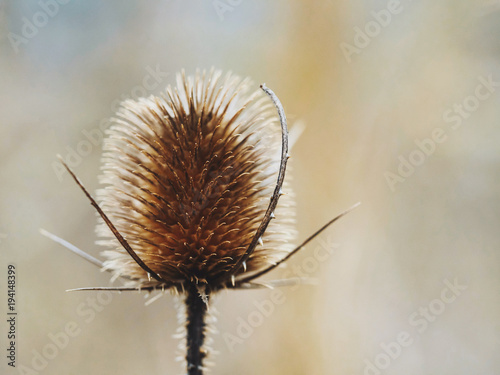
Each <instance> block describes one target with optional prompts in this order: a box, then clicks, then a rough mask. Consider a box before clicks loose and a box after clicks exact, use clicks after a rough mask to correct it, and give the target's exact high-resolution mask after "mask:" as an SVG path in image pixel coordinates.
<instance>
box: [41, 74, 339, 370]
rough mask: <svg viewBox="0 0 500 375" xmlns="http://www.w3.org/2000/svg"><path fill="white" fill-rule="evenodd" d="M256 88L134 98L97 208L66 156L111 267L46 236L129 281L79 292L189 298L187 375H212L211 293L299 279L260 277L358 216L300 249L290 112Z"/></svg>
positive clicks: (122, 114) (183, 88) (229, 82)
mask: <svg viewBox="0 0 500 375" xmlns="http://www.w3.org/2000/svg"><path fill="white" fill-rule="evenodd" d="M250 87H251V82H250V80H248V79H241V78H239V77H237V76H235V75H232V74H226V75H222V73H221V72H220V71H214V70H211V71H210V72H206V71H203V72H197V73H196V75H195V76H189V77H186V76H185V74H184V73H181V74H179V75H177V86H176V87H175V88H172V87H170V86H169V87H168V88H167V90H166V92H165V94H163V95H162V96H159V97H158V96H150V97H149V98H141V99H139V100H138V101H132V100H129V101H125V102H124V103H123V104H122V107H121V109H120V110H119V111H118V113H117V115H116V118H115V119H114V120H113V124H112V126H111V127H110V129H109V130H108V131H107V138H106V139H105V141H104V156H103V159H102V160H103V166H102V176H101V177H100V180H101V183H102V184H103V185H104V187H103V188H102V189H101V190H99V191H98V193H97V200H95V199H94V198H93V197H92V196H91V195H90V194H89V193H88V192H87V190H86V189H85V187H84V186H83V184H82V183H81V182H80V181H79V179H78V178H77V177H76V176H75V175H74V173H73V172H72V171H71V170H70V168H69V167H68V166H67V165H66V164H65V163H64V161H63V160H62V159H61V161H62V163H63V164H64V166H65V167H66V169H67V170H68V172H69V173H70V174H71V176H72V177H73V178H74V180H75V181H76V183H77V184H78V185H79V186H80V188H81V189H82V190H83V192H84V193H85V194H86V196H87V198H88V199H89V200H90V203H91V204H92V206H94V208H95V209H96V210H97V212H98V213H99V215H100V218H101V219H100V223H99V224H98V226H97V233H98V235H99V236H100V237H101V240H100V241H99V242H98V243H99V244H101V245H103V246H105V248H106V250H105V251H104V252H103V256H104V257H105V258H106V260H105V261H104V262H101V261H100V260H98V259H96V258H94V257H92V256H90V255H88V254H86V253H84V252H82V251H81V250H79V249H77V248H75V247H74V246H72V245H70V244H68V243H66V242H65V241H63V240H61V239H59V238H58V237H56V236H54V235H51V234H49V233H47V232H45V231H44V234H45V235H47V236H49V237H51V238H52V239H54V240H55V241H57V242H60V243H62V244H64V245H65V246H66V247H68V248H69V249H70V250H72V251H74V252H76V253H77V254H79V255H80V256H82V257H84V258H85V259H87V260H89V261H91V262H92V263H94V264H96V265H98V266H99V267H102V268H104V269H105V270H107V271H109V272H111V273H112V274H113V279H121V280H123V282H124V285H123V286H120V287H99V288H80V289H76V290H113V291H124V290H146V291H155V290H161V291H164V290H171V291H173V292H175V293H179V294H182V295H184V296H185V307H186V320H185V330H186V331H185V334H186V339H185V343H186V357H185V358H186V366H187V373H188V374H189V375H200V374H202V373H203V371H204V364H203V361H204V359H205V358H206V357H207V355H208V349H206V348H205V347H204V341H205V335H206V319H205V317H206V313H207V309H208V304H209V302H210V298H211V296H212V295H213V294H214V293H216V292H217V291H219V290H221V289H241V288H259V287H263V286H264V285H273V284H274V285H286V284H290V283H297V282H301V280H297V279H293V280H285V281H284V280H278V281H274V282H273V281H271V282H266V283H265V284H261V283H259V282H257V281H255V280H256V279H257V278H258V277H260V276H263V275H264V274H266V273H268V272H269V271H271V270H273V269H275V268H276V267H277V266H278V265H280V264H281V263H283V262H285V261H286V260H287V259H289V258H290V257H291V256H292V255H294V254H295V253H297V252H298V251H299V250H300V249H301V248H303V246H305V245H306V244H307V243H308V242H309V241H311V240H312V239H313V238H314V237H315V236H317V235H318V234H319V233H320V232H321V231H323V230H324V229H326V228H327V227H328V226H329V225H331V224H332V223H333V222H335V221H336V220H337V219H339V218H340V217H341V216H343V215H344V214H345V213H347V212H348V211H346V212H344V213H342V214H341V215H339V216H337V217H335V218H334V219H332V220H331V221H330V222H328V223H326V224H325V225H324V226H323V227H322V228H320V229H319V230H318V231H317V232H315V233H314V234H312V235H311V236H310V237H309V238H307V239H306V240H305V241H303V242H302V243H301V244H300V245H299V246H296V247H295V248H293V247H292V248H291V247H290V242H291V241H292V240H293V237H294V236H293V234H294V230H293V222H294V217H293V199H292V197H291V195H290V194H286V193H287V192H288V191H289V187H288V186H287V183H286V182H285V180H284V179H285V171H286V164H287V160H288V158H289V155H288V130H287V123H286V118H285V113H284V110H283V107H282V105H281V103H280V101H279V99H278V98H277V97H276V95H275V94H274V93H273V92H272V91H271V90H270V89H269V88H267V87H266V86H265V85H261V88H262V90H257V91H255V92H253V93H249V90H250ZM265 94H267V96H266V95H265ZM269 99H270V100H269ZM273 104H274V107H276V109H277V111H278V115H279V120H278V118H277V117H276V115H275V112H274V108H273ZM279 127H281V137H280V136H279V134H280V132H279ZM280 149H281V151H280V152H278V151H279V150H280ZM276 175H277V177H276ZM278 200H280V205H279V207H278Z"/></svg>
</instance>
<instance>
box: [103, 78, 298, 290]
mask: <svg viewBox="0 0 500 375" xmlns="http://www.w3.org/2000/svg"><path fill="white" fill-rule="evenodd" d="M250 87H251V82H250V81H249V80H248V79H241V78H239V77H237V76H235V75H232V74H226V75H225V76H223V75H222V74H221V72H220V71H213V70H212V71H210V72H208V73H207V72H205V71H203V72H198V73H197V74H196V75H195V76H188V77H186V76H185V75H184V73H181V74H179V75H178V76H177V85H176V87H174V88H172V87H168V88H167V90H166V93H165V94H164V95H162V96H161V97H157V96H151V97H149V98H142V99H139V100H138V101H131V100H130V101H126V102H125V103H124V104H123V105H122V107H121V109H120V110H119V112H118V114H117V116H116V118H115V119H114V120H113V124H112V126H111V128H110V129H109V130H108V137H107V138H106V139H105V142H104V150H105V153H104V156H103V167H102V170H103V174H102V176H101V182H102V183H103V184H104V185H105V187H104V188H103V189H101V190H100V191H99V192H98V201H99V203H100V206H101V207H102V208H103V210H104V211H105V212H106V214H107V215H108V216H109V219H110V220H111V221H112V222H113V223H114V225H115V227H116V228H117V230H118V232H120V234H121V235H122V236H123V237H124V238H125V239H126V241H127V242H128V243H129V244H130V247H131V248H132V249H133V250H134V252H135V253H136V254H137V256H138V257H139V258H140V259H141V260H142V261H143V262H144V264H145V265H147V267H148V268H149V269H151V270H152V271H153V272H154V273H156V274H157V275H158V276H159V278H161V279H162V280H165V281H166V282H167V283H168V284H170V285H171V286H174V287H177V288H179V289H181V287H182V286H183V285H185V284H190V283H196V284H204V285H206V287H207V289H206V292H207V293H209V292H210V291H214V290H217V289H220V288H222V287H224V286H230V285H233V283H234V282H235V281H236V282H237V281H238V280H239V279H243V278H245V277H247V276H249V275H252V274H255V273H257V272H259V271H262V270H263V269H266V268H267V267H268V266H269V265H270V264H273V263H276V262H277V261H279V260H280V259H282V258H283V257H284V256H286V254H287V253H288V252H289V251H290V250H291V249H290V248H289V247H288V243H290V242H291V240H293V235H294V230H293V228H292V225H293V210H292V207H291V206H292V195H291V194H289V193H290V188H289V187H288V186H287V185H286V183H285V184H284V185H283V190H284V191H286V192H287V194H286V195H284V196H283V197H281V198H280V204H279V205H278V208H277V209H276V210H275V211H273V212H271V213H270V214H271V215H272V218H273V220H271V221H270V223H269V225H268V227H267V231H266V233H265V235H264V241H263V240H262V239H260V238H259V241H258V242H259V243H260V245H258V246H257V247H256V249H255V251H253V253H251V255H250V256H249V257H248V259H243V261H242V258H243V256H244V255H245V252H246V251H247V249H248V247H249V245H250V243H251V242H252V240H253V237H254V235H255V233H256V232H257V230H258V228H259V225H260V224H261V221H262V219H263V217H264V215H265V214H266V209H267V208H268V205H269V198H270V197H271V196H272V195H273V189H274V188H275V186H276V176H277V175H278V171H279V169H280V160H281V158H280V152H279V151H280V148H281V142H280V140H281V138H280V134H281V132H280V125H279V121H278V118H277V116H276V111H275V109H274V106H273V105H272V102H271V101H270V100H269V98H268V97H267V96H266V95H265V94H264V93H263V92H262V91H261V90H259V89H256V90H255V91H254V92H250ZM97 231H98V234H99V235H100V236H101V237H102V238H104V239H103V240H101V241H100V244H102V245H104V246H106V247H107V250H106V251H105V252H104V253H103V254H104V255H105V256H106V258H107V260H106V262H105V267H106V268H108V269H110V270H112V271H113V272H114V273H116V274H120V275H121V276H125V277H127V278H129V279H131V280H134V281H133V282H132V283H131V284H134V283H135V285H136V286H148V285H154V284H156V283H158V281H157V280H150V278H148V275H147V272H145V271H144V268H141V267H140V266H139V265H138V264H137V263H136V262H134V261H133V260H132V259H131V257H130V255H129V253H128V252H127V251H125V250H124V249H123V247H122V246H121V245H120V244H119V243H118V241H117V240H116V239H115V237H114V236H113V234H112V233H111V232H110V231H109V229H108V227H107V225H106V224H104V223H101V224H99V225H98V228H97ZM238 261H241V265H242V266H241V267H237V265H238V263H237V262H238ZM230 271H234V272H233V273H231V272H230Z"/></svg>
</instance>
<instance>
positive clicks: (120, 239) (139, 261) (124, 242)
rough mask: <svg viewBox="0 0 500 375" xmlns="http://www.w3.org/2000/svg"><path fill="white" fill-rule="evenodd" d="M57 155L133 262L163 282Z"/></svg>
mask: <svg viewBox="0 0 500 375" xmlns="http://www.w3.org/2000/svg"><path fill="white" fill-rule="evenodd" d="M57 157H58V158H59V160H60V161H61V163H62V165H64V168H66V170H67V171H68V173H69V174H70V175H71V177H73V180H75V182H76V183H77V185H78V186H79V187H80V189H82V191H83V192H84V193H85V195H86V196H87V198H88V199H89V200H90V204H91V205H92V206H94V208H95V209H96V210H97V212H98V213H99V215H100V216H101V218H102V219H103V220H104V222H105V223H106V225H107V226H108V228H109V229H110V230H111V232H113V234H114V236H115V237H116V239H117V240H118V242H120V244H121V245H122V246H123V248H124V249H125V250H126V251H127V253H129V255H130V256H131V257H132V258H133V259H134V260H135V262H136V263H137V264H138V265H139V266H140V267H141V268H142V269H143V270H144V271H146V272H147V273H148V274H150V275H151V276H152V277H153V279H155V280H157V281H160V282H163V281H164V280H162V279H161V277H160V276H158V275H157V274H156V272H154V271H152V270H151V269H150V268H149V267H148V266H147V265H146V264H145V263H144V262H143V261H142V259H141V258H139V256H138V255H137V254H136V253H135V251H134V250H132V248H131V247H130V245H129V244H128V242H127V240H125V238H123V236H122V235H121V234H120V232H118V229H116V227H115V226H114V225H113V223H112V222H111V220H109V218H108V217H107V216H106V214H105V213H104V211H103V210H102V209H101V207H99V205H98V204H97V202H96V201H95V200H94V198H92V196H91V195H90V194H89V192H88V191H87V189H85V187H84V186H83V184H82V183H81V182H80V180H79V179H78V177H76V176H75V174H74V173H73V171H72V170H71V169H70V168H69V167H68V166H67V165H66V163H65V162H64V160H63V158H62V157H61V156H60V155H57Z"/></svg>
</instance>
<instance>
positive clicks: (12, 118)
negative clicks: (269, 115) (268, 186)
mask: <svg viewBox="0 0 500 375" xmlns="http://www.w3.org/2000/svg"><path fill="white" fill-rule="evenodd" d="M374 12H375V13H374ZM30 24H31V26H30ZM377 25H378V26H377ZM361 34H364V36H363V35H361ZM499 60H500V2H499V1H481V0H478V1H468V0H438V1H410V0H401V1H400V2H399V1H396V0H394V1H377V0H371V1H369V0H365V1H362V0H356V1H318V2H312V1H305V0H303V1H300V0H291V1H285V0H281V1H247V0H243V1H238V0H231V1H230V0H221V1H212V0H206V1H181V0H171V1H159V0H158V1H148V2H142V1H129V0H113V1H82V0H81V1H78V0H71V1H67V0H66V1H62V0H60V1H59V2H56V1H51V0H42V1H38V0H33V1H17V0H16V1H14V0H11V1H5V0H3V1H0V98H1V100H0V121H1V126H0V144H1V148H0V158H1V159H0V162H1V169H0V182H1V183H0V197H1V199H0V213H1V221H0V241H1V242H0V248H1V253H0V260H1V262H0V263H1V264H0V274H1V275H2V276H1V279H2V280H4V281H2V283H1V285H2V287H1V290H2V293H1V295H2V296H3V297H1V298H0V306H1V311H2V314H3V315H2V319H1V320H2V324H0V327H2V331H1V334H0V343H1V344H0V347H1V348H2V352H4V350H5V347H6V346H7V338H6V332H7V325H6V322H5V320H6V315H5V312H6V304H7V301H6V297H5V295H6V294H5V293H6V289H5V280H6V269H7V264H12V263H13V264H15V265H16V266H17V276H18V286H17V288H18V289H17V293H18V302H17V303H18V304H17V307H18V311H19V316H18V326H17V329H18V334H19V339H18V343H17V349H18V353H17V355H18V356H17V364H18V366H20V365H23V366H25V367H26V368H28V367H29V368H31V369H34V367H33V365H34V364H35V365H36V366H38V369H34V370H36V371H35V373H37V374H75V375H79V374H114V373H120V374H123V375H131V374H144V373H149V374H176V373H183V368H182V365H181V364H180V363H179V362H176V361H175V358H176V356H177V354H176V351H177V350H178V349H177V345H178V343H179V340H178V339H175V338H173V337H172V335H173V334H174V333H175V332H176V330H177V317H176V309H175V302H174V298H173V297H172V296H170V295H166V296H165V297H163V298H160V299H159V300H157V301H156V302H154V303H152V304H150V305H149V306H145V305H144V301H145V299H144V294H142V295H139V294H137V293H122V294H115V295H113V297H112V298H111V300H110V299H106V298H105V297H106V296H103V295H101V296H100V299H97V298H96V294H92V293H66V292H65V290H66V289H69V288H74V287H80V286H100V285H108V283H109V275H108V274H103V273H100V272H99V270H98V269H97V268H96V267H94V266H93V265H91V264H89V263H86V262H84V261H83V260H81V259H79V258H77V257H76V256H74V255H73V254H71V253H69V252H68V251H66V250H64V249H63V248H62V247H61V246H59V245H57V244H55V243H53V242H51V241H50V240H48V239H47V238H45V237H43V236H41V235H40V234H39V232H38V231H39V228H45V229H46V230H49V231H51V232H53V233H55V234H57V235H59V236H61V237H63V238H65V239H67V240H69V241H71V242H72V243H74V244H75V245H77V246H79V247H81V248H82V249H85V250H87V251H88V252H90V253H91V254H93V255H95V256H98V254H99V250H100V249H98V248H97V246H96V245H95V244H94V242H95V240H96V237H95V234H94V226H95V223H96V217H95V213H94V211H93V209H92V208H91V207H90V205H89V204H88V202H87V201H86V199H85V197H84V196H83V194H82V193H81V191H79V189H78V188H77V187H76V186H75V184H74V183H73V182H72V181H71V180H70V179H69V177H68V176H67V174H64V175H61V174H60V173H58V172H57V171H58V170H57V169H56V167H55V165H57V164H55V163H56V157H55V155H56V154H58V153H59V154H62V155H63V156H64V157H68V155H69V154H71V153H75V152H76V156H74V155H73V161H74V170H75V172H76V173H77V174H78V176H79V177H80V178H81V180H83V181H84V183H85V185H86V186H87V187H88V188H89V190H91V191H95V189H96V188H97V187H98V184H97V175H98V170H99V159H100V154H101V151H100V141H99V140H97V141H96V142H95V144H91V143H88V137H87V136H86V134H95V131H96V129H97V130H98V129H100V127H101V128H104V127H105V126H106V119H108V118H109V117H110V116H112V114H113V112H114V111H115V109H116V104H117V102H119V101H120V100H122V99H124V98H127V97H136V96H138V95H143V94H144V93H145V94H147V95H149V94H157V93H159V92H161V91H162V90H163V89H164V87H165V86H166V85H167V84H170V83H173V82H174V77H175V73H176V72H178V71H180V70H181V69H183V68H184V69H186V71H187V72H188V73H192V72H193V71H194V70H195V69H196V68H210V67H211V66H215V67H218V68H220V69H224V70H232V71H234V72H235V73H237V74H240V75H243V76H251V77H252V78H253V79H254V82H255V84H256V87H257V84H258V83H261V82H265V83H266V84H267V85H268V86H269V87H271V88H272V89H273V90H274V91H275V92H276V93H277V94H278V95H279V97H280V99H281V101H282V102H283V103H284V106H285V110H286V111H287V115H288V117H289V119H290V123H291V127H292V130H293V128H294V127H295V128H296V129H295V134H298V133H299V132H298V131H297V130H300V129H301V128H302V129H303V132H302V134H301V135H300V137H299V138H298V139H297V142H296V143H295V145H294V147H293V150H292V159H291V162H290V163H291V165H292V166H293V174H294V179H293V184H292V185H293V187H294V190H295V193H296V202H297V229H298V231H299V239H304V238H306V237H307V236H308V235H309V234H310V233H312V232H313V231H314V230H316V229H317V228H318V227H319V226H321V225H322V224H323V223H324V222H326V221H327V220H328V219H329V218H331V217H333V216H334V215H336V214H337V213H339V212H341V211H343V210H344V209H346V208H348V207H349V206H351V205H352V204H354V203H356V202H357V201H361V202H362V205H361V206H360V207H359V208H357V209H356V210H355V211H354V212H352V213H350V214H349V215H348V216H346V217H345V218H343V219H342V220H341V221H339V222H338V223H337V224H335V225H334V226H333V227H331V228H330V229H328V230H327V231H326V232H324V233H322V234H321V236H320V237H319V238H318V239H317V240H316V241H315V242H314V243H312V244H311V245H310V246H308V247H307V248H306V249H305V250H304V251H303V252H302V253H301V254H299V255H298V256H297V257H295V258H294V259H292V260H291V261H290V262H289V265H288V272H292V274H293V273H294V272H306V274H307V275H309V276H313V277H315V278H316V279H317V281H318V284H317V285H316V286H301V287H299V288H284V289H282V292H283V296H282V297H283V298H282V302H283V303H280V304H274V305H273V308H272V312H270V313H267V314H266V316H264V315H263V314H262V313H260V312H259V310H258V308H257V307H256V303H258V304H262V303H263V302H262V301H269V300H270V298H271V297H270V296H271V291H269V290H263V291H243V292H228V293H222V294H221V295H220V296H218V298H217V300H216V301H214V303H213V310H217V311H218V315H217V318H218V322H217V324H216V327H217V330H218V333H217V334H212V335H211V337H212V338H213V343H212V344H211V347H212V348H213V349H214V350H216V351H218V354H217V355H215V356H212V357H211V360H212V361H213V362H215V363H216V365H215V366H214V367H213V368H212V373H214V374H228V375H229V374H240V375H247V374H267V375H274V374H290V375H291V374H297V375H298V374H318V375H322V374H327V375H330V374H359V375H362V374H370V375H378V374H408V375H411V374H425V375H433V374H454V375H459V374H464V375H465V374H485V375H489V374H498V373H500V357H499V356H498V348H499V347H500V320H499V317H500V293H499V292H500V287H499V282H500V262H499V261H500V251H499V250H500V249H499V246H500V236H499V234H498V233H499V232H498V230H499V224H500V216H499V213H500V200H499V192H500V153H499V146H500V131H499V119H500V105H499V104H500V84H499V83H496V82H500V67H499V64H498V63H499ZM151 71H156V72H157V73H155V74H156V77H157V83H158V84H157V85H156V86H155V87H154V88H152V87H151V86H150V87H149V88H148V89H145V87H144V84H143V80H144V78H145V76H146V75H148V74H151ZM488 81H489V82H490V83H489V84H488V83H487V84H485V83H484V82H488ZM492 82H493V83H492ZM300 123H302V124H303V126H302V127H301V126H300V125H299V126H297V124H300ZM294 125H295V126H294ZM439 129H442V130H439ZM436 132H437V133H439V132H441V133H442V134H444V135H441V136H440V137H438V138H439V140H440V141H442V142H441V143H437V142H434V141H433V143H432V144H433V145H434V147H433V146H432V144H431V143H429V142H427V143H426V144H427V145H428V149H427V150H428V155H427V154H425V155H424V154H423V153H422V152H420V151H418V150H419V148H418V146H417V143H418V142H420V143H422V142H423V140H424V139H431V138H432V137H433V136H434V135H435V134H437V133H436ZM86 140H87V141H86ZM416 142H417V143H416ZM424 143H425V142H424ZM89 144H90V147H88V146H89ZM402 160H405V161H402ZM409 160H412V163H413V164H416V165H415V166H412V167H408V165H407V166H406V167H404V166H402V165H403V164H405V163H406V162H408V163H409ZM398 168H399V169H400V172H398ZM405 168H406V169H405ZM391 173H392V175H391ZM398 173H402V174H404V176H402V175H399V177H395V176H398ZM325 246H326V248H327V249H329V250H330V251H329V253H330V255H329V256H327V257H324V256H321V257H320V258H321V259H320V260H318V254H322V255H324V254H325V253H324V252H322V249H323V250H324V247H325ZM325 258H326V259H325ZM294 270H295V271H294ZM297 270H299V271H297ZM304 270H305V271H304ZM285 272H286V270H282V271H277V272H276V273H275V274H274V275H270V276H269V278H278V277H279V276H280V274H281V275H283V274H285ZM453 284H455V285H459V286H458V287H457V286H455V287H453V288H452V289H450V286H449V285H453ZM452 297H454V298H452ZM88 298H91V299H90V300H89V299H88ZM259 314H260V315H259ZM263 316H264V318H262V319H260V318H259V317H263ZM242 321H244V322H246V323H249V322H250V323H252V324H253V325H254V327H251V329H250V330H248V327H247V330H246V331H245V330H244V329H243V328H242V326H243V325H244V324H243V323H242ZM70 322H74V323H71V324H73V325H76V326H77V327H78V328H77V332H78V334H76V336H75V337H71V339H70V340H69V342H67V343H64V340H63V341H62V343H63V344H64V345H63V344H61V346H62V348H60V349H58V350H57V353H54V350H51V349H53V348H54V347H52V346H50V345H51V343H52V339H51V337H61V332H63V331H64V330H65V327H66V326H67V324H68V323H70ZM238 332H239V333H238ZM245 332H246V333H245ZM242 333H245V334H244V336H245V337H244V338H243V339H241V340H240V341H234V337H239V338H241V337H242ZM230 335H232V336H230ZM238 335H239V336H238ZM228 337H232V338H233V341H231V340H229V341H228ZM398 339H399V340H400V343H399V344H395V342H397V341H398ZM61 340H62V339H61ZM402 344H404V345H405V346H403V345H402ZM384 348H386V349H384ZM37 353H41V355H42V356H44V357H45V358H46V357H51V359H46V361H45V362H44V361H43V360H40V358H39V355H38V354H37ZM33 361H35V362H33ZM0 368H2V371H1V372H2V374H16V373H23V372H20V371H19V368H18V369H12V368H9V367H8V366H7V364H6V359H5V358H4V356H3V355H2V360H1V361H0Z"/></svg>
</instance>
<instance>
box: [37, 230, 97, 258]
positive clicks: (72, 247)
mask: <svg viewBox="0 0 500 375" xmlns="http://www.w3.org/2000/svg"><path fill="white" fill-rule="evenodd" d="M40 234H42V235H44V236H45V237H47V238H49V239H51V240H52V241H54V242H57V243H58V244H60V245H63V246H64V247H65V248H66V249H68V250H69V251H71V252H73V253H74V254H76V255H78V256H79V257H82V258H83V259H85V260H86V261H88V262H90V263H92V264H94V265H96V266H97V267H99V268H103V267H104V263H103V262H102V261H100V260H99V259H97V258H94V257H93V256H92V255H90V254H87V253H86V252H85V251H83V250H80V249H79V248H78V247H76V246H75V245H73V244H72V243H70V242H68V241H66V240H63V239H62V238H61V237H58V236H56V235H55V234H52V233H50V232H48V231H46V230H45V229H42V228H40Z"/></svg>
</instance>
